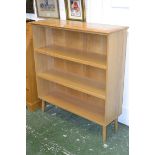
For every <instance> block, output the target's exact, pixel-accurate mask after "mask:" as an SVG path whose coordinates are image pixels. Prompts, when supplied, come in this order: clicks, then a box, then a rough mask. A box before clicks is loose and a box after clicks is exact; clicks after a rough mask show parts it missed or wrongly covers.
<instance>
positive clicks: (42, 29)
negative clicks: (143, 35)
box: [32, 19, 128, 141]
mask: <svg viewBox="0 0 155 155" xmlns="http://www.w3.org/2000/svg"><path fill="white" fill-rule="evenodd" d="M32 24H33V41H34V57H35V68H36V80H37V90H38V96H39V98H40V99H41V100H42V110H43V111H44V108H45V102H48V103H50V104H54V105H56V106H58V107H60V108H62V109H65V110H67V111H70V112H72V113H74V114H77V115H79V116H82V117H84V118H86V119H88V120H91V121H93V122H96V123H98V124H99V125H101V126H102V129H103V140H104V141H106V127H107V125H108V124H110V123H111V122H113V121H114V122H115V129H116V130H117V126H118V124H117V119H118V116H119V115H120V114H121V112H122V98H123V81H124V66H125V65H124V64H125V50H126V37H127V28H128V27H122V26H112V25H100V24H88V23H85V22H78V21H63V20H58V19H52V20H44V21H37V22H33V23H32Z"/></svg>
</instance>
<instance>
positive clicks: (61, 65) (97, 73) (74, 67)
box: [53, 58, 106, 83]
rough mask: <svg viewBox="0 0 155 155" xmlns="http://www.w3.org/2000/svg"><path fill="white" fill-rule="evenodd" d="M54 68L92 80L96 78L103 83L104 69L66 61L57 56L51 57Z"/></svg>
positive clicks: (104, 77)
mask: <svg viewBox="0 0 155 155" xmlns="http://www.w3.org/2000/svg"><path fill="white" fill-rule="evenodd" d="M53 61H54V62H53V65H54V68H56V69H60V70H63V71H66V72H68V73H73V74H76V75H78V76H81V77H86V78H89V79H92V80H97V81H99V82H102V83H105V82H106V81H105V79H106V71H105V70H103V69H99V68H95V67H91V66H87V65H83V64H79V63H74V62H71V61H66V60H62V59H58V58H54V59H53Z"/></svg>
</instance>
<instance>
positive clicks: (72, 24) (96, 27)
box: [32, 19, 128, 35]
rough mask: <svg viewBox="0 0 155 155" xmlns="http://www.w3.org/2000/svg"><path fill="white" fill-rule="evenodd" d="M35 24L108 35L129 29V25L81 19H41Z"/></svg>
mask: <svg viewBox="0 0 155 155" xmlns="http://www.w3.org/2000/svg"><path fill="white" fill-rule="evenodd" d="M32 24H33V25H40V26H48V27H52V28H57V29H64V30H70V31H77V32H85V33H92V34H100V35H108V34H110V33H114V32H117V31H122V30H126V29H128V27H127V26H114V25H105V24H93V23H86V22H79V21H68V20H58V19H51V20H40V21H37V22H32Z"/></svg>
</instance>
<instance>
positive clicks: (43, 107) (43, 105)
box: [41, 100, 46, 112]
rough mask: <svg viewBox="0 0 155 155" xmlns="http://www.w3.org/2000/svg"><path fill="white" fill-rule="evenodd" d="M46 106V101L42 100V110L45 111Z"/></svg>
mask: <svg viewBox="0 0 155 155" xmlns="http://www.w3.org/2000/svg"><path fill="white" fill-rule="evenodd" d="M45 106H46V103H45V101H43V100H42V106H41V109H42V112H44V111H45Z"/></svg>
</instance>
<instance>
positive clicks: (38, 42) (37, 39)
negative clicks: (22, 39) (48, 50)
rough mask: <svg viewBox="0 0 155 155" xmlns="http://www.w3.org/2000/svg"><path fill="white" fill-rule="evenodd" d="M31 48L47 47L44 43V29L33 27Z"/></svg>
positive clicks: (45, 42)
mask: <svg viewBox="0 0 155 155" xmlns="http://www.w3.org/2000/svg"><path fill="white" fill-rule="evenodd" d="M32 29H33V38H34V39H33V46H34V48H40V47H45V46H47V41H46V28H45V27H41V26H33V27H32Z"/></svg>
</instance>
